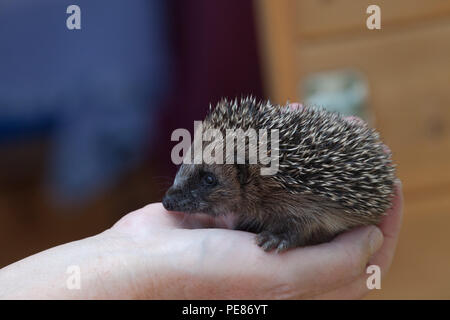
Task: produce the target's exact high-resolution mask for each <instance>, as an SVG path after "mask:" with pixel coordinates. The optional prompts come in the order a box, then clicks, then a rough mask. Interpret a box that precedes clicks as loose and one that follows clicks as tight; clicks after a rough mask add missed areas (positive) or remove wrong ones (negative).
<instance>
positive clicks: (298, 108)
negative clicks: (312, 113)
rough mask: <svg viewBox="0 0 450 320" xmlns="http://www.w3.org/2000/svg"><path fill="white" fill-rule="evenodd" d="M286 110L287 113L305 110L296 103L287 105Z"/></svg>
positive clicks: (301, 105)
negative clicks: (287, 110) (287, 109)
mask: <svg viewBox="0 0 450 320" xmlns="http://www.w3.org/2000/svg"><path fill="white" fill-rule="evenodd" d="M288 108H289V111H294V110H302V109H303V108H305V106H304V105H303V104H301V103H298V102H296V103H290V104H288Z"/></svg>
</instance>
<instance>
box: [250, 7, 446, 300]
mask: <svg viewBox="0 0 450 320" xmlns="http://www.w3.org/2000/svg"><path fill="white" fill-rule="evenodd" d="M375 3H376V4H378V5H379V6H380V8H381V30H368V29H367V27H366V19H367V17H368V16H369V15H368V14H367V13H366V8H367V7H368V5H369V4H375ZM255 6H256V8H257V10H258V11H257V12H258V17H259V19H258V25H259V27H260V28H259V30H260V39H261V48H262V50H263V55H262V57H263V67H264V75H265V80H266V81H265V83H266V88H267V92H268V93H269V96H270V99H271V100H272V101H275V102H277V103H285V102H286V100H290V101H303V99H304V97H303V92H302V86H303V84H304V81H305V79H306V78H307V77H308V76H310V75H312V74H314V73H316V72H323V71H333V70H341V69H342V70H345V69H354V70H357V71H359V72H361V73H362V74H363V75H364V77H365V78H366V79H367V82H368V89H369V100H368V105H369V108H370V111H371V113H372V114H373V115H374V126H375V127H376V128H377V130H378V131H379V132H380V133H381V137H382V139H383V140H384V141H385V142H386V144H387V145H389V147H390V148H391V149H392V151H393V155H394V161H395V163H396V164H397V172H398V176H399V177H400V178H401V180H402V182H403V185H404V193H405V223H404V227H405V226H406V227H408V228H409V229H408V230H406V231H405V232H404V233H403V234H404V235H405V237H401V239H400V246H399V252H398V256H399V257H400V258H399V260H398V262H397V263H395V262H394V266H393V270H392V271H391V273H392V274H394V275H397V276H398V277H397V279H399V277H400V278H401V279H402V280H401V281H400V280H396V279H395V277H392V276H390V278H389V279H391V280H389V281H390V283H389V284H388V285H387V287H388V288H389V290H391V291H390V292H386V294H385V295H383V292H381V293H377V294H378V296H379V297H389V298H411V297H420V298H447V299H448V298H450V276H449V275H447V276H446V278H445V280H441V282H439V279H438V278H437V274H442V273H440V272H438V271H436V273H435V274H433V272H432V270H434V269H435V267H433V265H443V266H444V268H447V270H450V260H449V259H448V258H444V256H448V253H447V251H448V246H449V245H450V233H448V232H446V233H444V232H443V230H444V229H445V230H448V228H450V1H445V0H442V1H441V0H431V1H422V0H412V1H410V0H385V1H376V2H372V1H365V0H358V1H353V0H300V1H295V0H281V1H271V0H261V1H258V0H256V1H255ZM413 216H414V217H413ZM437 221H440V223H441V225H444V226H446V228H438V229H436V228H435V227H436V226H437V225H439V223H437ZM421 230H423V233H421V232H420V231H421ZM433 230H436V232H441V233H440V234H439V235H437V234H433V232H434V231H433ZM437 238H439V239H440V240H439V243H435V240H433V239H437ZM417 242H420V243H421V248H422V249H423V250H427V249H426V248H427V247H429V248H430V251H429V253H428V254H425V252H418V251H417V250H416V248H414V247H413V244H415V243H417ZM432 248H433V249H432ZM445 248H447V250H445ZM444 251H446V252H444ZM411 255H413V256H414V259H412V260H411V257H412V256H411ZM431 256H432V257H431ZM433 259H434V260H433ZM406 268H412V269H408V273H407V274H409V275H412V274H415V276H416V277H423V279H425V278H426V279H428V280H427V281H420V282H419V281H418V282H412V283H411V282H410V283H406V282H407V281H412V280H411V279H410V280H408V279H406V278H405V277H401V275H402V274H405V273H404V270H405V269H406ZM424 270H425V271H424ZM423 272H429V274H421V273H423ZM402 281H403V282H402ZM433 281H435V282H439V283H441V284H442V282H446V283H447V285H437V283H432V282H433ZM412 288H414V290H416V291H414V292H413V291H411V290H412ZM436 288H439V289H436Z"/></svg>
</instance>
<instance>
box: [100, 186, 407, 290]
mask: <svg viewBox="0 0 450 320" xmlns="http://www.w3.org/2000/svg"><path fill="white" fill-rule="evenodd" d="M402 204H403V198H402V191H401V184H400V182H398V183H397V185H396V193H395V198H394V200H393V207H392V208H391V209H390V210H389V212H387V216H386V217H385V219H384V220H383V222H382V223H381V225H380V229H381V232H380V229H378V228H377V227H375V226H370V227H363V228H358V229H355V230H353V231H350V232H346V233H344V234H342V235H340V236H338V237H337V238H335V239H334V240H333V241H331V242H329V243H324V244H320V245H315V246H310V247H304V248H296V249H291V250H288V251H287V252H285V253H282V254H275V253H267V252H264V251H263V250H261V248H259V247H258V246H257V245H256V244H255V241H254V234H251V233H248V232H243V231H236V230H227V229H217V228H209V227H212V226H215V224H216V222H217V221H215V220H214V219H213V218H211V217H208V216H204V215H186V214H182V213H169V212H167V211H166V210H165V209H164V208H163V207H162V206H161V204H159V203H157V204H151V205H149V206H147V207H145V208H142V209H140V210H137V211H135V212H133V213H130V214H129V215H127V216H125V217H124V218H122V219H121V220H120V221H119V222H118V223H116V224H115V225H114V226H113V227H112V228H111V229H110V230H108V231H107V232H106V233H107V234H108V237H109V238H110V239H115V240H114V241H115V242H116V243H122V244H121V245H120V246H121V247H122V249H123V244H125V243H128V246H127V247H128V250H127V252H124V251H122V250H121V251H119V252H121V253H119V256H120V257H118V260H121V261H124V263H126V265H127V268H126V273H127V277H126V281H123V283H120V282H117V283H115V284H114V286H115V287H121V286H122V289H121V290H120V291H118V292H121V296H122V294H124V293H126V294H125V296H127V295H128V296H129V297H131V296H132V297H134V298H159V299H286V298H293V299H298V298H308V299H354V298H361V297H363V296H364V295H365V294H366V293H367V292H368V291H369V289H368V288H367V286H366V280H367V277H368V275H367V274H366V273H365V271H366V266H367V265H371V264H375V265H378V266H379V267H380V268H381V271H382V275H384V274H385V273H386V272H387V271H388V269H389V267H390V264H391V262H392V258H393V255H394V252H395V247H396V243H397V238H398V234H399V230H400V225H401V218H402ZM193 227H194V229H193ZM199 227H202V228H199ZM383 235H384V242H383ZM119 269H122V268H119ZM122 270H123V269H122ZM110 272H112V273H114V272H116V270H114V269H113V270H111V271H110ZM110 272H108V273H107V274H106V275H107V277H106V279H105V282H106V283H107V282H108V281H112V280H111V279H110V280H108V279H107V278H108V277H110V276H111V273H110ZM118 279H119V280H125V279H124V277H118ZM116 280H117V279H116ZM113 283H114V281H113ZM122 297H123V296H122Z"/></svg>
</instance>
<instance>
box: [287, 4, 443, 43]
mask: <svg viewBox="0 0 450 320" xmlns="http://www.w3.org/2000/svg"><path fill="white" fill-rule="evenodd" d="M281 1H282V2H283V1H286V0H281ZM288 1H289V2H290V3H289V5H290V6H291V8H292V9H293V10H294V11H295V12H296V13H297V15H296V19H295V21H296V22H297V23H296V33H297V35H299V36H300V37H303V38H308V37H322V36H329V35H335V34H339V33H346V34H351V33H357V32H364V33H366V32H370V31H368V30H367V28H366V18H367V16H368V15H366V9H367V7H368V6H369V5H371V4H376V5H378V6H379V7H380V9H381V19H382V28H385V29H386V28H393V27H398V26H402V25H410V24H411V23H414V22H416V21H418V20H433V19H436V18H439V17H442V16H448V14H449V13H450V1H446V0H425V1H424V0H377V1H371V0H357V1H355V0H300V1H296V0H288Z"/></svg>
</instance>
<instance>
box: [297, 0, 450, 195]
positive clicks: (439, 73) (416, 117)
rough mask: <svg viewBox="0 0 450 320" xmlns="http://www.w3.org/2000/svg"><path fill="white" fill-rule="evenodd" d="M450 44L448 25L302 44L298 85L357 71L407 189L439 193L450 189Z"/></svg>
mask: <svg viewBox="0 0 450 320" xmlns="http://www.w3.org/2000/svg"><path fill="white" fill-rule="evenodd" d="M449 3H450V1H449ZM449 40H450V19H449V20H448V21H440V22H439V23H434V24H429V25H427V27H423V26H422V27H421V28H416V29H415V28H409V29H407V30H405V31H403V32H383V33H377V34H374V35H373V36H370V37H366V36H364V37H357V38H353V39H349V40H345V39H344V40H342V39H341V40H340V41H334V40H324V41H318V42H314V43H310V44H308V43H306V42H304V43H303V45H302V46H299V47H298V51H297V62H296V65H297V66H298V70H297V71H298V74H299V75H300V83H301V79H304V78H305V77H306V76H307V75H308V74H311V73H313V72H318V71H325V70H335V69H340V68H343V69H345V68H356V69H357V70H359V71H361V72H362V73H363V74H365V75H366V76H367V79H368V80H369V90H370V101H369V102H370V105H371V108H372V110H373V113H374V116H375V125H376V127H377V128H378V129H379V130H380V132H381V134H382V137H383V140H384V141H385V142H386V143H387V144H388V145H389V146H390V147H391V148H392V150H393V152H394V158H395V160H396V162H397V163H398V165H399V174H400V177H402V178H404V179H406V180H408V181H407V183H405V185H406V187H408V188H419V187H420V188H421V189H425V188H428V189H430V188H433V187H436V188H437V186H438V185H441V186H442V185H449V184H450V41H449ZM299 87H300V86H299ZM299 98H300V100H302V97H301V93H300V89H299ZM405 182H406V181H405Z"/></svg>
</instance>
